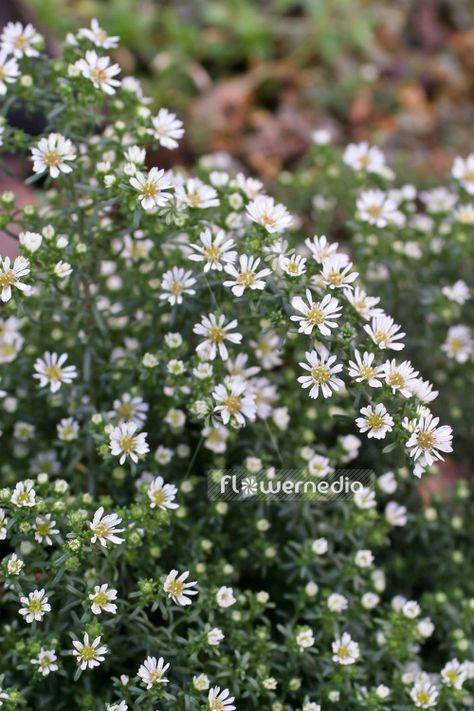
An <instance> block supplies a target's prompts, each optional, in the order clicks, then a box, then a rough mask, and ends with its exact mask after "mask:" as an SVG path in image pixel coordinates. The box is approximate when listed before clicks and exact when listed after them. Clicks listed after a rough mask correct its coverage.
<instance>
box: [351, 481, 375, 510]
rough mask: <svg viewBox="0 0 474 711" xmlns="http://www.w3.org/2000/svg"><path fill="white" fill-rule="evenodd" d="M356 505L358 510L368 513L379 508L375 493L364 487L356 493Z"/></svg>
mask: <svg viewBox="0 0 474 711" xmlns="http://www.w3.org/2000/svg"><path fill="white" fill-rule="evenodd" d="M354 504H355V505H356V506H357V508H358V509H361V510H362V511H367V510H369V509H374V508H375V507H376V506H377V500H376V498H375V491H373V490H372V489H369V487H368V486H363V487H362V488H360V489H358V490H357V491H356V492H355V493H354Z"/></svg>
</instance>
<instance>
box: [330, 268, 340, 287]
mask: <svg viewBox="0 0 474 711" xmlns="http://www.w3.org/2000/svg"><path fill="white" fill-rule="evenodd" d="M328 281H329V283H330V284H334V286H341V284H342V283H343V281H344V278H343V276H342V274H340V273H339V272H337V271H332V272H331V273H330V274H329V276H328Z"/></svg>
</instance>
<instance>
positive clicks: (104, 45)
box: [77, 17, 119, 49]
mask: <svg viewBox="0 0 474 711" xmlns="http://www.w3.org/2000/svg"><path fill="white" fill-rule="evenodd" d="M77 36H78V37H85V38H86V39H88V40H89V41H90V42H92V43H93V44H95V46H96V47H100V48H101V49H115V47H118V44H119V37H109V35H108V34H107V32H106V31H105V30H103V29H102V27H101V26H100V25H99V23H98V21H97V20H96V18H95V17H94V18H93V19H92V20H91V26H90V27H82V28H81V29H80V30H79V32H78V33H77Z"/></svg>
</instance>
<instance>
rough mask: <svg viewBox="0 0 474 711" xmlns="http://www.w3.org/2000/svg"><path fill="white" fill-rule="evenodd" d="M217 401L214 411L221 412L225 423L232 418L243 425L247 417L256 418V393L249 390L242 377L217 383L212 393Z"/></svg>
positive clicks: (252, 419) (251, 419)
mask: <svg viewBox="0 0 474 711" xmlns="http://www.w3.org/2000/svg"><path fill="white" fill-rule="evenodd" d="M212 397H213V398H214V400H215V401H216V406H215V407H214V412H216V413H219V414H220V416H221V419H222V422H223V423H224V425H227V423H228V422H229V421H230V420H231V419H232V420H233V421H235V422H236V423H237V424H238V425H240V426H241V427H244V426H245V424H246V418H247V419H249V420H250V421H251V422H253V421H254V420H255V417H256V414H257V407H256V404H255V394H254V393H253V392H251V391H247V383H246V382H245V380H242V379H241V378H234V379H232V380H231V381H230V382H228V383H226V384H225V385H222V384H221V385H217V386H216V388H215V389H214V391H213V393H212Z"/></svg>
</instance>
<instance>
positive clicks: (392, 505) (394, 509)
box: [385, 501, 408, 527]
mask: <svg viewBox="0 0 474 711" xmlns="http://www.w3.org/2000/svg"><path fill="white" fill-rule="evenodd" d="M385 520H386V521H387V523H389V524H390V525H391V526H400V527H402V526H406V524H407V520H408V519H407V509H406V506H400V504H397V502H396V501H389V502H388V504H387V505H386V507H385Z"/></svg>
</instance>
